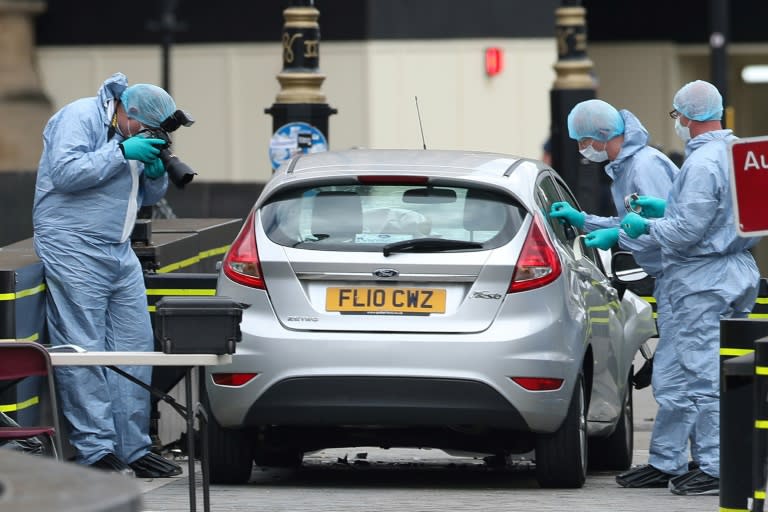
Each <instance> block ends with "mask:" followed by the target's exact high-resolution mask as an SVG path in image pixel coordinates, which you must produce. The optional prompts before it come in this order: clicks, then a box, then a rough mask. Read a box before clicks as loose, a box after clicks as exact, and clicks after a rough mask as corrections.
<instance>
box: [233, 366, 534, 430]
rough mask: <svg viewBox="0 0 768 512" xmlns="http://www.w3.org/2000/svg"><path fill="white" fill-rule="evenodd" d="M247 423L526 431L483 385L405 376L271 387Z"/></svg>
mask: <svg viewBox="0 0 768 512" xmlns="http://www.w3.org/2000/svg"><path fill="white" fill-rule="evenodd" d="M245 423H246V424H251V425H256V424H265V423H266V424H292V425H308V424H311V425H354V424H358V425H359V424H368V425H409V426H424V425H436V424H439V425H460V424H471V425H489V426H495V427H503V428H510V429H514V430H524V431H527V430H529V426H528V425H527V423H526V422H525V421H524V420H523V418H522V416H521V415H520V413H519V412H518V411H517V409H515V407H513V406H512V405H511V404H510V403H509V402H508V401H507V400H505V399H504V398H503V397H502V396H501V395H500V394H499V393H498V392H496V390H494V389H493V388H491V387H490V386H488V385H486V384H483V383H481V382H476V381H469V380H458V379H439V378H409V377H371V376H368V377H351V376H350V377H330V376H329V377H297V378H289V379H285V380H282V381H280V382H278V383H276V384H275V385H273V386H271V387H270V388H269V389H268V390H267V391H266V392H265V393H264V394H263V395H262V396H261V397H259V399H258V400H257V401H256V402H255V403H254V404H253V406H252V407H251V408H250V410H249V411H248V413H247V415H246V418H245Z"/></svg>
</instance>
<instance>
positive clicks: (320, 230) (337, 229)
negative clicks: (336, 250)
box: [312, 191, 363, 238]
mask: <svg viewBox="0 0 768 512" xmlns="http://www.w3.org/2000/svg"><path fill="white" fill-rule="evenodd" d="M362 231H363V205H362V202H361V200H360V196H359V195H358V194H357V193H356V192H346V191H326V192H318V194H317V195H316V196H315V201H314V206H313V207H312V234H313V235H323V234H324V235H328V236H329V237H336V238H338V237H340V236H346V237H349V236H353V235H355V234H357V233H362Z"/></svg>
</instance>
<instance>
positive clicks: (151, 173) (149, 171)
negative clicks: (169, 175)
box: [144, 158, 165, 180]
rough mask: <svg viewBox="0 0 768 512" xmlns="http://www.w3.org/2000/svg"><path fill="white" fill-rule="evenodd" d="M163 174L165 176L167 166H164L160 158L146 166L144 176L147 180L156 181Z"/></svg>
mask: <svg viewBox="0 0 768 512" xmlns="http://www.w3.org/2000/svg"><path fill="white" fill-rule="evenodd" d="M163 174H165V166H164V165H163V161H162V160H160V159H159V158H155V159H154V160H153V161H151V162H150V163H148V164H144V176H146V177H147V178H149V179H152V180H154V179H157V178H159V177H160V176H162V175H163Z"/></svg>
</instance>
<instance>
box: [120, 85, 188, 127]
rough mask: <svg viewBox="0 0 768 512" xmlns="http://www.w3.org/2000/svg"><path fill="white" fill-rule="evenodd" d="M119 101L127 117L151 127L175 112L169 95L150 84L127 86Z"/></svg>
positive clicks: (174, 103) (174, 105) (173, 103)
mask: <svg viewBox="0 0 768 512" xmlns="http://www.w3.org/2000/svg"><path fill="white" fill-rule="evenodd" d="M120 102H121V103H122V104H123V108H125V113H126V114H128V117H130V118H132V119H135V120H137V121H138V122H140V123H141V124H143V125H144V126H149V127H151V128H159V127H160V123H162V122H163V121H165V119H166V118H167V117H168V116H170V115H171V114H173V113H174V112H176V102H174V101H173V98H171V95H170V94H168V93H167V92H165V90H164V89H162V88H160V87H158V86H156V85H152V84H135V85H132V86H130V87H127V88H126V89H125V91H123V94H122V95H121V96H120Z"/></svg>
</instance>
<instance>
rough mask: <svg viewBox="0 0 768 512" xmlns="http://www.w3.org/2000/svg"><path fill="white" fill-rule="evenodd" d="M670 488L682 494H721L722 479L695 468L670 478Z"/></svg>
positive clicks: (675, 492)
mask: <svg viewBox="0 0 768 512" xmlns="http://www.w3.org/2000/svg"><path fill="white" fill-rule="evenodd" d="M669 490H670V491H672V492H673V493H674V494H679V495H680V496H716V495H718V494H720V479H719V478H715V477H713V476H710V475H708V474H706V473H705V472H703V471H702V470H700V469H694V470H691V471H689V472H687V473H685V474H683V475H680V476H676V477H674V478H673V479H672V480H670V481H669Z"/></svg>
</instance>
